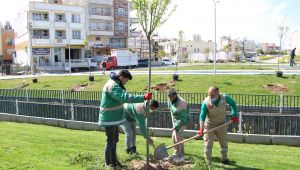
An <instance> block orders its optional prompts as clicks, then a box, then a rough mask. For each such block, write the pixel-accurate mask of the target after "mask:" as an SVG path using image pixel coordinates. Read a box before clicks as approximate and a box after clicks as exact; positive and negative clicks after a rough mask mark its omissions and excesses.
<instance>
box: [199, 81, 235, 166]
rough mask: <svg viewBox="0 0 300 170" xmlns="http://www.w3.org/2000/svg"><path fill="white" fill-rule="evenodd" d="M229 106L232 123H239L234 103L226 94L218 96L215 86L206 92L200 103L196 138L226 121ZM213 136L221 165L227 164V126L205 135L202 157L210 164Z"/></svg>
mask: <svg viewBox="0 0 300 170" xmlns="http://www.w3.org/2000/svg"><path fill="white" fill-rule="evenodd" d="M227 104H229V106H230V107H231V112H232V123H237V122H238V121H239V118H238V112H237V107H236V102H235V101H234V100H233V99H232V98H231V97H230V96H228V95H226V94H220V93H219V89H218V88H217V87H216V86H212V87H210V88H209V90H208V97H206V99H205V100H204V101H203V102H202V106H201V112H200V116H199V122H200V129H199V131H198V136H202V135H203V132H204V131H207V130H209V129H212V128H214V127H217V126H219V125H221V124H223V123H225V121H226V115H227V113H226V105H227ZM215 136H216V137H217V138H218V141H219V143H220V146H221V163H222V164H229V160H228V158H227V151H228V142H227V126H226V127H223V128H220V129H217V130H215V131H213V132H210V133H206V134H205V135H204V137H203V140H204V157H205V159H206V160H207V161H208V163H211V161H212V147H213V143H214V140H215Z"/></svg>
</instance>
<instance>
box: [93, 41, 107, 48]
mask: <svg viewBox="0 0 300 170" xmlns="http://www.w3.org/2000/svg"><path fill="white" fill-rule="evenodd" d="M89 47H93V48H106V47H108V45H107V43H105V42H103V41H90V42H89Z"/></svg>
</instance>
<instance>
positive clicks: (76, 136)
mask: <svg viewBox="0 0 300 170" xmlns="http://www.w3.org/2000/svg"><path fill="white" fill-rule="evenodd" d="M0 135H1V142H0V169H37V170H43V169H47V170H51V169H53V170H57V169H59V170H63V169H72V170H73V169H103V164H104V158H103V156H104V155H103V154H104V150H103V149H104V145H105V134H104V133H103V132H97V131H79V130H69V129H62V128H57V127H50V126H43V125H31V124H22V123H9V122H0ZM154 141H155V144H156V145H158V144H160V143H162V142H164V143H166V144H167V145H170V144H171V139H170V138H154ZM137 148H138V151H139V152H140V153H141V155H145V140H144V139H143V138H142V137H141V136H138V138H137ZM124 150H125V147H124V135H121V136H120V142H119V143H118V150H117V152H118V156H119V159H120V160H121V162H122V163H124V164H126V165H127V166H128V167H129V168H128V169H131V168H130V167H132V164H131V160H133V159H135V158H140V159H143V158H144V156H140V157H128V156H127V155H126V154H125V151H124ZM185 150H186V155H187V158H188V159H189V160H191V161H192V162H193V163H194V165H193V166H194V168H193V169H195V170H196V169H197V170H199V169H208V167H207V165H206V164H205V163H204V161H203V159H204V158H203V141H202V140H193V141H191V142H189V143H187V144H185ZM219 150H220V148H219V146H218V143H216V142H215V146H214V149H213V157H214V163H213V164H212V167H211V169H280V170H281V169H297V168H299V157H300V149H299V148H297V147H288V146H280V145H254V144H237V143H229V158H230V160H231V162H232V164H231V165H229V166H223V165H221V164H220V163H219V162H220V160H219V158H218V156H219ZM171 152H172V150H169V154H171ZM150 153H153V150H152V148H150Z"/></svg>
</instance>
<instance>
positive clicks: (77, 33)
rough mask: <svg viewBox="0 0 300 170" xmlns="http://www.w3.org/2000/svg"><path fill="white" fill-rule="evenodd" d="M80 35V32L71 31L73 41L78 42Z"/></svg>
mask: <svg viewBox="0 0 300 170" xmlns="http://www.w3.org/2000/svg"><path fill="white" fill-rule="evenodd" d="M80 33H81V32H80V30H73V31H72V35H73V39H76V40H80V39H81V36H80Z"/></svg>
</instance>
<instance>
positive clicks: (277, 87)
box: [264, 84, 289, 93]
mask: <svg viewBox="0 0 300 170" xmlns="http://www.w3.org/2000/svg"><path fill="white" fill-rule="evenodd" d="M264 89H266V90H269V91H272V92H276V93H282V92H286V91H288V90H289V89H288V87H287V86H285V85H282V84H267V85H264Z"/></svg>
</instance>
